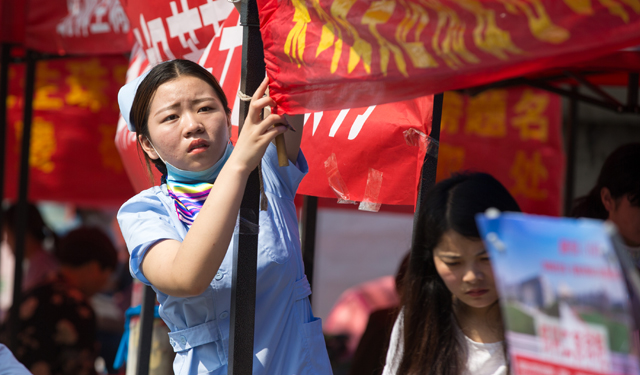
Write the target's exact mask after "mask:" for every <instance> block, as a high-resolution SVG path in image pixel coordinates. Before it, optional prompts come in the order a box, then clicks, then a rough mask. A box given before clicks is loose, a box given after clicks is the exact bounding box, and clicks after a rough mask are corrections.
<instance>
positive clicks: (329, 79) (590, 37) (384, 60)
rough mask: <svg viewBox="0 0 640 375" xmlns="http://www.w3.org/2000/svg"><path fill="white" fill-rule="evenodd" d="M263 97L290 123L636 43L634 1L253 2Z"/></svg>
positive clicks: (638, 6)
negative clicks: (265, 79)
mask: <svg viewBox="0 0 640 375" xmlns="http://www.w3.org/2000/svg"><path fill="white" fill-rule="evenodd" d="M258 6H259V8H260V21H261V22H260V23H261V31H262V37H263V41H264V46H265V60H266V63H267V74H268V75H269V77H270V78H271V82H272V83H271V85H270V90H271V96H272V97H273V98H274V99H275V100H276V101H277V102H278V104H279V106H280V110H281V111H283V112H286V113H290V114H300V113H305V112H311V111H319V110H325V111H326V110H331V109H341V108H348V107H360V106H368V105H373V104H381V103H388V102H396V101H400V100H406V99H410V98H414V97H419V96H423V95H427V94H432V93H438V92H444V91H447V90H453V89H459V88H465V87H471V86H477V85H482V84H486V83H489V82H493V81H498V80H502V79H505V78H511V77H515V76H520V75H524V74H527V73H531V72H534V71H539V70H542V69H546V68H550V67H557V66H570V65H572V64H574V63H576V62H579V61H584V60H588V59H592V58H595V57H598V56H600V55H603V54H606V53H609V52H613V51H616V50H618V49H621V48H624V47H628V46H632V45H637V44H639V43H640V2H638V1H620V0H612V1H606V2H605V1H582V0H563V1H561V0H528V1H524V0H491V1H489V0H487V1H479V0H398V1H393V0H381V1H368V0H348V1H342V0H291V1H279V0H258Z"/></svg>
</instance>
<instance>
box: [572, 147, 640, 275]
mask: <svg viewBox="0 0 640 375" xmlns="http://www.w3.org/2000/svg"><path fill="white" fill-rule="evenodd" d="M571 216H573V217H587V218H593V219H601V220H610V221H612V222H613V223H614V224H615V225H616V227H617V228H618V232H619V234H620V237H622V239H623V241H624V243H625V245H626V246H627V249H628V250H629V253H630V254H631V256H632V257H633V258H634V260H635V261H636V264H639V261H640V143H629V144H626V145H623V146H620V147H618V148H617V149H616V150H615V151H613V153H611V155H609V156H608V157H607V159H606V160H605V162H604V165H603V166H602V169H601V170H600V175H599V176H598V181H597V182H596V186H594V187H593V189H591V191H590V192H589V194H587V195H586V196H584V197H580V198H578V199H576V200H575V203H574V208H573V210H572V212H571Z"/></svg>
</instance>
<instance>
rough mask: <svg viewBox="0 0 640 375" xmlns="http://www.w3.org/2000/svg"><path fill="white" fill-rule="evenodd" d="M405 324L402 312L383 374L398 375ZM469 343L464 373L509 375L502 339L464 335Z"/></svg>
mask: <svg viewBox="0 0 640 375" xmlns="http://www.w3.org/2000/svg"><path fill="white" fill-rule="evenodd" d="M403 325H404V314H403V313H402V312H400V314H399V315H398V319H396V322H395V324H394V325H393V331H392V332H391V340H390V342H389V350H388V351H387V361H386V364H385V366H384V371H383V373H382V375H398V367H400V360H401V359H402V353H403V352H404V348H403V338H402V335H403V333H402V332H403V328H402V327H403ZM462 336H464V338H465V342H466V344H467V348H466V349H467V353H468V357H467V364H466V366H465V369H464V371H463V372H462V374H463V375H471V374H473V375H507V364H506V361H505V358H504V351H503V349H502V341H500V342H494V343H489V344H484V343H480V342H475V341H473V340H471V339H470V338H468V337H467V336H466V335H464V334H463V335H462Z"/></svg>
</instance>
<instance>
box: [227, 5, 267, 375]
mask: <svg viewBox="0 0 640 375" xmlns="http://www.w3.org/2000/svg"><path fill="white" fill-rule="evenodd" d="M240 24H241V25H242V27H243V30H244V31H243V39H242V70H241V84H240V89H241V91H242V92H243V93H245V94H246V95H249V96H252V95H253V94H254V93H255V91H256V90H257V89H258V87H259V86H260V83H262V81H263V79H264V76H265V63H264V51H263V45H262V36H261V35H260V19H259V17H258V4H257V3H256V0H244V1H243V2H242V7H241V12H240ZM248 112H249V102H245V101H241V102H240V131H241V132H242V125H243V124H244V119H245V118H246V117H247V114H248ZM259 210H260V178H259V175H258V169H257V168H256V170H254V171H253V172H252V173H251V175H249V179H248V181H247V186H246V188H245V190H244V196H243V198H242V203H241V204H240V227H239V234H238V237H237V241H235V246H234V249H233V251H234V253H233V255H234V256H233V279H232V284H231V320H230V328H229V357H228V363H229V368H228V374H230V375H251V374H252V373H253V335H254V326H255V307H256V306H255V304H256V268H257V261H258V231H257V230H256V228H257V227H258V219H259V214H260V211H259Z"/></svg>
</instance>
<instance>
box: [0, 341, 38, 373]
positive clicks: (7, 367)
mask: <svg viewBox="0 0 640 375" xmlns="http://www.w3.org/2000/svg"><path fill="white" fill-rule="evenodd" d="M0 375H31V373H30V372H29V370H27V368H26V367H24V365H23V364H22V363H20V362H18V360H16V357H14V356H13V354H12V353H11V351H10V350H9V348H7V347H6V346H4V345H2V344H0Z"/></svg>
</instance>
